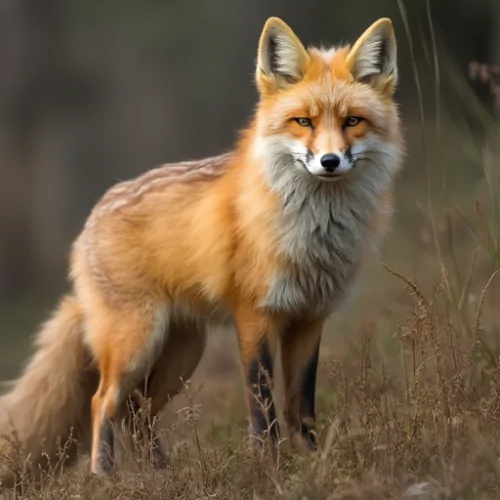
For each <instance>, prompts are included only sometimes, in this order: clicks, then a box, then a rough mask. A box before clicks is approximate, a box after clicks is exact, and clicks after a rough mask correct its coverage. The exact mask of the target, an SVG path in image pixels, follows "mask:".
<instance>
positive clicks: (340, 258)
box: [262, 175, 379, 316]
mask: <svg viewBox="0 0 500 500" xmlns="http://www.w3.org/2000/svg"><path fill="white" fill-rule="evenodd" d="M353 177H354V178H353V179H352V182H350V183H340V182H338V183H337V182H334V183H323V182H318V180H317V179H311V180H307V179H306V180H305V179H304V178H303V177H297V178H296V179H295V182H294V183H293V184H289V187H288V189H284V187H285V186H281V188H282V192H280V198H281V199H282V202H283V206H282V209H283V210H282V213H281V214H280V215H279V216H278V217H277V220H276V230H277V231H278V232H279V234H280V242H281V248H280V257H281V259H282V260H283V261H284V263H285V271H284V272H281V273H280V274H277V275H275V276H273V278H272V280H271V282H270V283H269V285H270V288H269V292H268V294H267V297H266V299H265V301H264V303H263V304H262V305H263V306H264V307H265V308H266V309H268V310H272V311H274V312H282V313H286V314H294V315H312V316H316V315H319V314H328V313H329V312H332V311H333V310H334V309H336V308H337V307H339V305H340V303H341V302H342V300H343V299H344V298H345V296H346V295H347V294H348V293H349V291H350V289H351V288H352V286H353V285H354V283H355V278H356V275H357V271H358V269H359V266H360V263H361V260H362V258H363V256H364V254H365V252H366V250H367V247H368V246H371V245H372V244H373V242H372V241H371V239H370V233H371V231H370V225H371V222H372V217H373V214H374V211H375V210H377V209H378V208H379V207H378V200H379V193H378V189H374V188H375V186H374V185H373V183H372V182H370V180H369V179H367V180H363V178H362V177H361V176H354V175H353Z"/></svg>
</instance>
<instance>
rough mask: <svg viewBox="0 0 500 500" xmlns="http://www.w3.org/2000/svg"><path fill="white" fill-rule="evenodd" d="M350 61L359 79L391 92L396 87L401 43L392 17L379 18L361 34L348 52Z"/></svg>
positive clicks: (348, 61)
mask: <svg viewBox="0 0 500 500" xmlns="http://www.w3.org/2000/svg"><path fill="white" fill-rule="evenodd" d="M347 65H348V67H349V69H350V70H351V73H352V74H353V76H354V78H355V79H356V80H358V81H362V82H366V83H370V84H372V85H373V86H375V87H377V88H381V89H382V90H385V91H387V92H389V93H392V92H393V91H394V88H395V86H396V84H397V79H398V69H397V46H396V37H395V35H394V28H393V26H392V21H391V20H390V19H388V18H382V19H379V20H378V21H376V22H374V23H373V24H372V25H371V26H370V27H369V28H368V29H367V30H366V31H365V32H364V33H363V34H362V35H361V36H360V37H359V38H358V40H357V41H356V43H355V44H354V45H353V46H352V48H351V50H350V51H349V53H348V54H347Z"/></svg>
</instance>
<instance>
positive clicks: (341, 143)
mask: <svg viewBox="0 0 500 500" xmlns="http://www.w3.org/2000/svg"><path fill="white" fill-rule="evenodd" d="M397 79H398V72H397V65H396V39H395V36H394V29H393V26H392V22H391V21H390V20H389V19H386V18H383V19H379V20H378V21H376V22H375V23H374V24H372V25H371V26H370V27H369V28H368V29H367V30H366V31H365V32H364V33H363V34H362V35H361V36H360V37H359V38H358V40H357V41H356V42H355V43H354V44H353V45H352V46H346V47H341V48H333V49H330V50H319V49H315V48H309V49H306V48H305V47H304V45H303V44H302V42H301V41H300V40H299V39H298V38H297V36H296V35H295V33H294V32H293V31H292V29H291V28H290V27H289V26H288V25H287V24H286V23H285V22H283V21H282V20H281V19H278V18H276V17H272V18H270V19H268V20H267V22H266V24H265V26H264V29H263V31H262V35H261V37H260V42H259V49H258V58H257V69H256V83H257V87H258V89H259V93H260V102H259V105H258V108H257V116H256V123H257V141H256V145H255V152H256V154H257V155H258V156H260V157H261V158H267V159H268V160H269V159H271V162H270V165H271V169H272V170H273V172H272V173H273V174H274V175H278V176H283V175H286V176H290V174H293V177H294V178H300V177H303V176H308V177H310V178H313V179H315V181H317V182H319V181H330V182H333V181H337V182H342V181H347V179H354V178H356V177H359V176H360V175H364V174H366V171H367V170H366V169H368V168H370V166H372V167H374V168H376V169H379V170H380V169H382V170H384V171H386V173H387V174H389V176H390V175H391V174H392V173H394V172H393V171H392V170H394V171H396V169H397V166H398V161H397V155H398V152H399V150H400V142H401V141H400V136H399V121H398V114H397V108H396V104H395V102H394V100H393V94H394V91H395V88H396V84H397Z"/></svg>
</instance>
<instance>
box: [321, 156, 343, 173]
mask: <svg viewBox="0 0 500 500" xmlns="http://www.w3.org/2000/svg"><path fill="white" fill-rule="evenodd" d="M320 163H321V166H322V167H323V168H324V169H325V170H326V171H327V172H333V171H334V170H335V169H336V168H337V167H338V166H339V165H340V157H339V156H338V155H334V154H333V153H327V154H326V155H323V156H322V157H321V160H320Z"/></svg>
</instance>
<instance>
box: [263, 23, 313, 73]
mask: <svg viewBox="0 0 500 500" xmlns="http://www.w3.org/2000/svg"><path fill="white" fill-rule="evenodd" d="M259 56H260V57H259V65H260V68H261V70H262V71H264V73H266V74H268V75H272V74H274V75H276V76H279V77H283V78H285V79H287V80H291V81H299V80H300V79H301V78H302V77H303V76H304V75H303V73H304V68H305V67H306V65H307V60H308V57H309V56H308V55H307V52H306V50H305V48H304V47H303V45H302V44H301V42H300V41H299V40H298V39H297V38H296V37H295V36H294V35H293V33H288V32H287V31H286V30H284V29H282V27H281V26H279V25H275V26H271V27H269V29H268V30H267V32H266V33H265V35H264V44H263V46H262V47H261V53H260V55H259Z"/></svg>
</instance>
